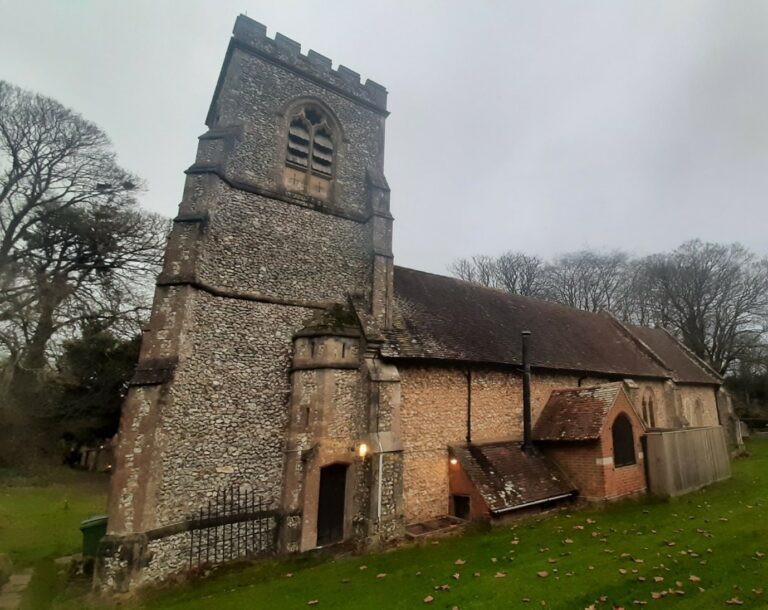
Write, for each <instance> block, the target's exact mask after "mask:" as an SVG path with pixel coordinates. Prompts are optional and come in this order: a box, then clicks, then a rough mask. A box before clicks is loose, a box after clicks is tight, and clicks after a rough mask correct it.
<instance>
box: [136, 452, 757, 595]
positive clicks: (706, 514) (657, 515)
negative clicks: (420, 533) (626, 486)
mask: <svg viewBox="0 0 768 610" xmlns="http://www.w3.org/2000/svg"><path fill="white" fill-rule="evenodd" d="M750 450H751V451H752V452H753V456H752V457H751V458H749V459H740V460H737V461H736V462H734V464H733V468H734V478H733V479H731V480H729V481H727V482H724V483H721V484H717V485H715V486H713V487H711V488H709V489H707V490H704V491H700V492H696V493H693V494H690V495H688V496H685V497H683V498H679V499H676V500H672V501H669V502H663V501H658V500H653V499H647V500H645V501H643V502H627V503H622V504H617V505H612V506H610V507H609V508H608V509H606V510H604V511H597V510H593V511H579V512H574V513H571V514H564V513H561V514H558V515H555V516H549V517H548V518H546V519H539V520H536V521H527V522H523V523H519V524H518V525H517V526H515V525H509V526H505V527H498V528H494V529H493V530H491V531H487V532H481V533H475V534H469V535H466V536H464V537H461V538H452V539H444V540H441V541H440V542H438V543H428V544H426V545H424V546H420V547H415V548H408V549H403V550H398V551H394V552H390V553H384V554H374V555H368V556H365V557H350V558H342V559H338V560H337V561H323V560H320V559H317V558H314V559H311V558H310V559H308V558H298V559H294V560H290V561H283V562H269V563H267V562H264V563H260V564H257V565H255V566H253V567H249V568H247V569H244V570H242V571H236V572H231V573H229V574H224V575H221V576H218V577H216V578H213V579H210V580H208V581H203V582H199V583H197V584H194V585H190V586H187V587H184V588H180V589H174V590H170V591H163V592H160V593H155V594H154V595H152V596H150V597H145V599H144V600H143V606H144V607H147V608H153V609H160V608H217V610H218V609H221V610H224V609H227V608H232V609H234V608H238V609H239V608H280V609H282V610H289V609H291V608H306V607H307V602H308V601H310V600H319V603H318V607H323V608H334V609H342V608H355V609H359V608H388V609H390V608H413V607H428V606H427V605H426V604H425V603H424V602H423V599H424V598H425V597H426V596H428V595H431V596H433V597H434V601H433V602H432V604H431V606H429V607H435V608H453V607H459V608H461V609H462V610H465V609H469V608H501V607H541V602H546V607H548V608H563V609H565V608H568V609H572V608H585V607H587V606H589V605H590V604H592V603H595V602H596V601H599V598H600V597H601V596H606V598H607V601H606V602H604V603H598V604H597V607H598V608H610V607H611V603H615V604H617V605H619V606H623V607H626V608H630V607H638V606H635V605H633V602H634V601H635V600H638V601H647V602H648V606H649V607H654V606H657V605H664V606H674V607H675V608H715V607H727V606H726V605H725V601H726V600H728V599H730V598H732V597H734V596H738V597H739V598H740V599H741V600H742V601H744V602H745V603H744V606H742V607H745V608H757V607H760V608H762V607H766V606H768V603H767V602H766V594H765V593H759V592H758V593H756V592H754V591H753V589H757V590H758V591H759V590H760V588H766V589H768V557H766V558H761V557H760V556H759V555H758V554H756V553H766V554H767V555H768V519H766V517H765V515H766V508H767V507H768V441H753V442H752V443H751V445H750ZM515 540H517V541H518V542H516V543H515V542H514V541H515ZM566 540H570V541H572V542H570V543H569V542H566ZM494 558H495V559H496V561H495V562H494ZM459 559H461V560H463V561H464V562H465V563H464V564H462V565H457V564H456V563H455V562H456V560H459ZM550 560H551V561H550ZM634 560H640V561H641V562H640V561H634ZM362 566H367V567H366V568H365V569H361V568H362ZM622 570H625V571H626V573H622ZM635 570H636V572H635ZM541 571H547V573H548V574H547V575H546V576H539V575H537V573H538V572H541ZM475 572H478V573H479V576H475V575H474V573H475ZM286 573H291V574H292V576H290V577H287V576H286ZM497 573H506V576H504V577H498V578H497V577H496V574H497ZM378 574H386V576H384V577H378V578H377V575H378ZM454 574H459V578H458V580H457V579H455V578H454V577H453V575H454ZM691 576H694V577H698V578H700V579H701V580H700V582H692V581H691V579H690V577H691ZM638 577H644V578H645V579H646V580H645V581H644V582H641V581H640V580H638ZM654 577H661V578H663V579H664V580H663V582H655V581H654ZM347 579H348V582H345V581H346V580H347ZM676 581H680V582H681V583H682V585H681V586H678V585H676V584H675V583H676ZM444 584H447V585H449V586H450V590H448V591H443V590H440V591H435V590H434V587H436V586H440V585H444ZM670 587H671V588H672V589H674V590H680V591H684V594H672V595H668V596H667V597H666V598H665V599H662V600H659V601H655V600H653V599H652V597H651V593H652V592H660V591H663V590H666V589H669V588H670ZM699 587H701V588H702V589H704V591H700V590H699ZM767 593H768V592H767ZM524 599H529V600H530V603H524V601H523V600H524Z"/></svg>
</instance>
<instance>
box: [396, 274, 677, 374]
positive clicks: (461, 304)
mask: <svg viewBox="0 0 768 610" xmlns="http://www.w3.org/2000/svg"><path fill="white" fill-rule="evenodd" d="M394 286H395V315H394V328H393V329H392V330H391V331H388V333H387V335H388V339H389V341H388V343H387V344H385V346H384V347H383V349H382V354H383V355H384V356H385V357H390V358H427V359H436V360H453V361H471V362H478V363H480V362H488V363H498V364H513V365H519V364H520V356H521V350H522V345H521V340H520V333H521V331H523V330H530V331H531V333H532V335H531V364H532V365H533V366H535V367H540V368H549V369H561V370H570V371H579V372H590V373H609V374H615V375H622V376H640V377H664V378H669V377H670V376H671V373H670V372H669V371H667V370H665V368H664V367H663V366H662V365H661V364H660V363H659V362H657V361H656V360H655V359H654V358H653V356H652V355H650V354H648V353H647V352H646V350H644V349H642V348H641V347H640V346H639V345H638V344H637V342H636V341H634V340H633V339H632V337H630V336H627V333H626V332H624V331H622V330H621V329H620V328H619V326H618V325H617V324H616V322H615V321H614V320H613V319H611V318H610V317H608V316H604V315H600V314H595V313H589V312H586V311H581V310H578V309H573V308H570V307H565V306H563V305H558V304H556V303H550V302H547V301H541V300H538V299H532V298H528V297H521V296H518V295H511V294H508V293H506V292H502V291H500V290H495V289H492V288H485V287H482V286H477V285H475V284H470V283H469V282H465V281H462V280H458V279H455V278H450V277H444V276H440V275H434V274H431V273H425V272H422V271H414V270H413V269H406V268H403V267H395V274H394Z"/></svg>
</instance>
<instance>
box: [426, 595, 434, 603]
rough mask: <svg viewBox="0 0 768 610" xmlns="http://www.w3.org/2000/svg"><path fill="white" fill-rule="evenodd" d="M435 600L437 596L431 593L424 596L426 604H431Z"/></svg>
mask: <svg viewBox="0 0 768 610" xmlns="http://www.w3.org/2000/svg"><path fill="white" fill-rule="evenodd" d="M433 601H435V598H434V597H432V596H431V595H427V596H426V597H425V598H424V603H425V604H431V603H432V602H433Z"/></svg>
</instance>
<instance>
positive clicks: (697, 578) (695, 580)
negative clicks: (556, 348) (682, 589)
mask: <svg viewBox="0 0 768 610" xmlns="http://www.w3.org/2000/svg"><path fill="white" fill-rule="evenodd" d="M688 580H690V581H691V582H701V578H699V577H698V576H694V575H693V574H691V575H690V576H689V577H688Z"/></svg>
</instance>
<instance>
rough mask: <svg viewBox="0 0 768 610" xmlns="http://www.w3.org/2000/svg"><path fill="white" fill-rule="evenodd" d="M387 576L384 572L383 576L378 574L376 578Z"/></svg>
mask: <svg viewBox="0 0 768 610" xmlns="http://www.w3.org/2000/svg"><path fill="white" fill-rule="evenodd" d="M385 577H386V574H385V573H384V572H382V573H381V574H376V578H385Z"/></svg>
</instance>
